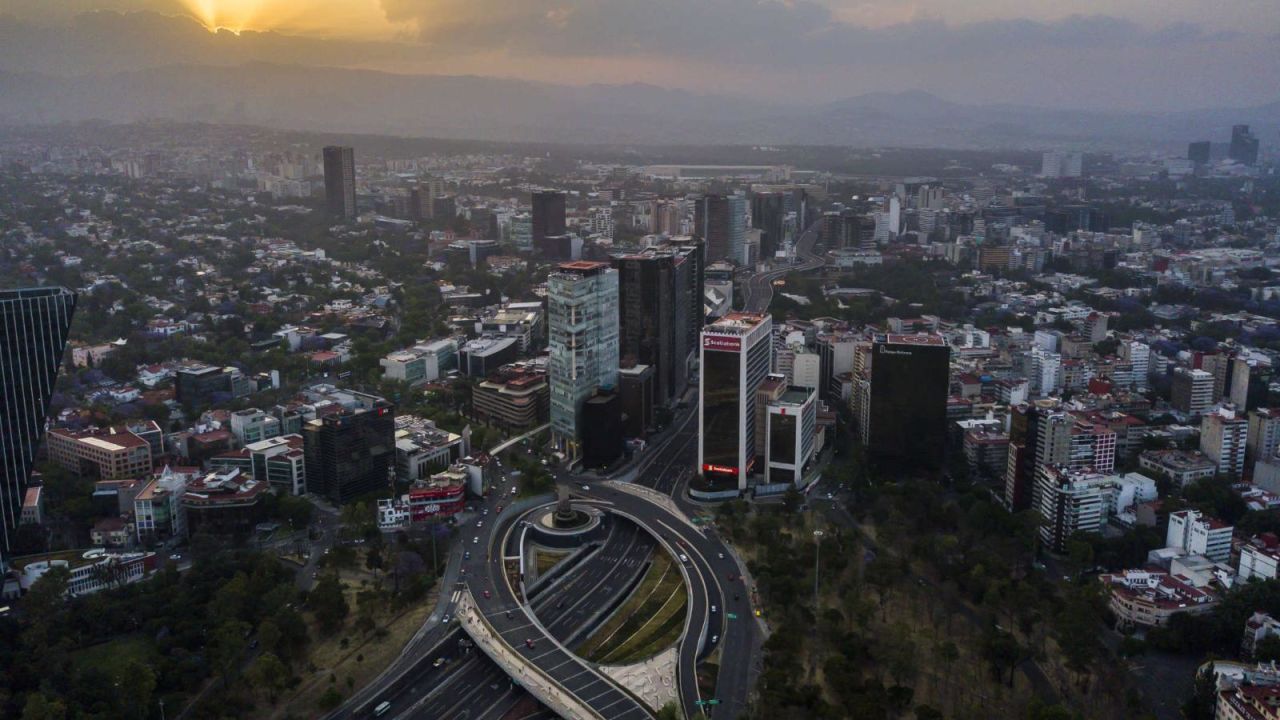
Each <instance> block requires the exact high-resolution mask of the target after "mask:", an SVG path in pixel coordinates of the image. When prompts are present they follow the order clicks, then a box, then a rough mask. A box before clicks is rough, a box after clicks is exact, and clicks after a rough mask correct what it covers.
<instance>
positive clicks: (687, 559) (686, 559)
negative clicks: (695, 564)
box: [680, 553, 689, 564]
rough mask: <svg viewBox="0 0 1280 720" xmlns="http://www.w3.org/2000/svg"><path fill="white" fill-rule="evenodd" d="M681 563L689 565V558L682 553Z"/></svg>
mask: <svg viewBox="0 0 1280 720" xmlns="http://www.w3.org/2000/svg"><path fill="white" fill-rule="evenodd" d="M680 562H682V563H685V564H688V562H689V556H688V555H685V554H684V553H680Z"/></svg>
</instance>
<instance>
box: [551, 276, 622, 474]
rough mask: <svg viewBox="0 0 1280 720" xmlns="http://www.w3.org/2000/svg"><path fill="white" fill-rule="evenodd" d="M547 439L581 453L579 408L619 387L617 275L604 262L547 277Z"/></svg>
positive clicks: (574, 453)
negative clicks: (601, 391)
mask: <svg viewBox="0 0 1280 720" xmlns="http://www.w3.org/2000/svg"><path fill="white" fill-rule="evenodd" d="M547 324H548V330H549V332H548V335H549V341H550V342H549V349H550V355H551V358H550V359H551V363H550V368H549V371H548V378H547V379H548V380H549V381H550V384H551V439H552V443H553V444H554V445H555V446H556V447H557V448H559V449H560V450H563V451H565V453H566V454H568V455H569V456H570V457H577V456H578V455H579V454H580V453H581V450H582V437H583V433H582V427H581V419H582V407H583V403H585V402H586V401H587V399H588V398H590V397H591V396H592V395H593V394H595V392H596V390H598V389H600V388H613V389H616V388H617V385H618V271H617V270H614V269H613V268H611V267H609V264H608V263H603V262H586V261H578V262H569V263H562V264H561V265H560V267H559V269H557V270H556V271H555V272H553V273H551V274H550V275H548V276H547Z"/></svg>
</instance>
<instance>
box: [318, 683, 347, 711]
mask: <svg viewBox="0 0 1280 720" xmlns="http://www.w3.org/2000/svg"><path fill="white" fill-rule="evenodd" d="M341 702H342V693H340V692H338V688H336V687H332V686H330V687H328V688H326V689H325V691H324V692H323V693H321V694H320V699H319V700H317V701H316V704H318V705H319V706H320V709H321V710H332V709H334V708H336V707H338V705H339V704H340V703H341Z"/></svg>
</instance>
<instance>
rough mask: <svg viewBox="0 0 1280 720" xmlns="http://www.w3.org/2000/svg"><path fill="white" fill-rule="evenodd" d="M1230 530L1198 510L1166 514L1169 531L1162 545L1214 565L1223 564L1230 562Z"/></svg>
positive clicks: (1227, 526) (1229, 527) (1230, 528)
mask: <svg viewBox="0 0 1280 720" xmlns="http://www.w3.org/2000/svg"><path fill="white" fill-rule="evenodd" d="M1233 529H1234V528H1233V527H1232V526H1230V525H1227V524H1225V523H1223V522H1222V521H1221V520H1218V519H1216V518H1212V517H1208V516H1206V515H1205V514H1204V513H1201V512H1199V511H1198V510H1180V511H1178V512H1173V513H1169V529H1168V531H1167V532H1166V534H1165V541H1164V544H1165V547H1168V548H1174V549H1177V550H1182V551H1183V552H1185V553H1187V554H1188V555H1203V556H1205V557H1207V558H1209V559H1210V560H1212V561H1214V562H1226V561H1227V560H1229V559H1230V558H1231V532H1232V530H1233Z"/></svg>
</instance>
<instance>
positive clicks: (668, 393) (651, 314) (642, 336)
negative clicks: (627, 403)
mask: <svg viewBox="0 0 1280 720" xmlns="http://www.w3.org/2000/svg"><path fill="white" fill-rule="evenodd" d="M694 265H695V263H694V261H693V260H691V259H690V258H688V257H687V255H685V254H682V253H678V252H675V251H671V250H654V249H650V250H646V251H644V252H641V253H636V254H632V255H624V256H621V257H617V258H614V267H616V268H617V269H618V276H619V277H618V320H619V323H618V350H619V357H620V359H621V360H622V362H623V365H624V366H626V365H628V364H629V361H634V362H635V363H638V364H641V365H650V366H652V367H653V368H654V376H655V382H654V393H655V397H654V398H653V400H654V401H656V403H657V404H660V405H665V404H667V403H670V402H673V401H675V400H677V399H678V398H679V396H681V395H683V394H684V391H685V389H686V387H687V386H688V367H689V350H690V348H689V331H688V328H689V323H690V322H691V320H690V318H691V317H694V316H695V313H697V312H699V310H698V309H699V308H700V307H701V302H700V301H699V300H698V299H697V298H695V297H694V296H693V288H694V286H693V284H692V283H691V282H690V280H689V278H688V273H689V272H691V271H693V269H694Z"/></svg>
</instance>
